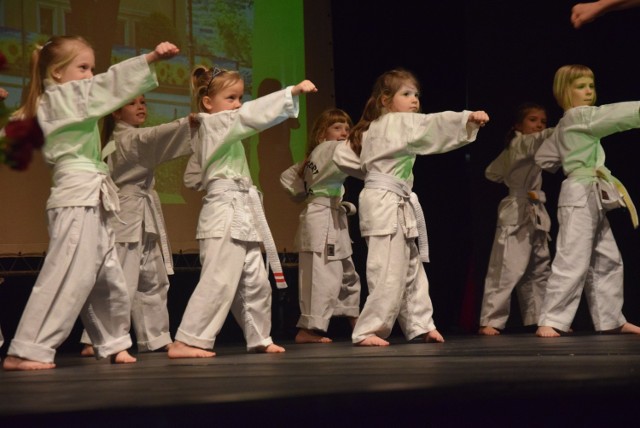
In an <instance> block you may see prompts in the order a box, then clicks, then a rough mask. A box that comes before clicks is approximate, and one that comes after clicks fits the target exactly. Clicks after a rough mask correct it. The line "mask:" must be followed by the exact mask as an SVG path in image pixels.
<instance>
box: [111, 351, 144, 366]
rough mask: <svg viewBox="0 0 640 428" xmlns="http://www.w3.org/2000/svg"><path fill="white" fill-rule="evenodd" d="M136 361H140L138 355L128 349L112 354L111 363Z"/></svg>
mask: <svg viewBox="0 0 640 428" xmlns="http://www.w3.org/2000/svg"><path fill="white" fill-rule="evenodd" d="M136 361H138V360H137V359H136V357H134V356H133V355H131V354H130V353H129V351H127V350H126V349H125V350H124V351H120V352H118V353H117V354H113V355H111V364H133V363H135V362H136Z"/></svg>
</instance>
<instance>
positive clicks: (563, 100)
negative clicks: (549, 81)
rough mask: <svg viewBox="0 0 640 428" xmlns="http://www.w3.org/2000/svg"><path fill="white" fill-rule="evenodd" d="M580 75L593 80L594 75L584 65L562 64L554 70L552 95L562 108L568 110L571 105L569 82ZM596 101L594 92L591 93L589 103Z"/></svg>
mask: <svg viewBox="0 0 640 428" xmlns="http://www.w3.org/2000/svg"><path fill="white" fill-rule="evenodd" d="M581 77H590V78H592V79H593V80H594V82H595V75H594V74H593V71H592V70H591V69H590V68H589V67H587V66H586V65H581V64H572V65H563V66H562V67H560V68H559V69H558V71H556V74H555V76H554V77H553V96H554V97H555V98H556V101H557V102H558V105H560V107H562V109H563V110H568V109H570V108H571V107H573V106H572V105H571V93H570V90H571V84H572V83H573V82H574V81H575V80H576V79H579V78H581ZM595 103H596V92H595V91H594V93H593V101H592V103H591V105H594V104H595Z"/></svg>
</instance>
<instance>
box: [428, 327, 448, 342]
mask: <svg viewBox="0 0 640 428" xmlns="http://www.w3.org/2000/svg"><path fill="white" fill-rule="evenodd" d="M424 341H425V342H427V343H434V342H435V343H444V337H442V335H441V334H440V332H439V331H438V330H431V331H430V332H428V333H427V334H425V335H424Z"/></svg>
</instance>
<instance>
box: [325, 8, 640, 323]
mask: <svg viewBox="0 0 640 428" xmlns="http://www.w3.org/2000/svg"><path fill="white" fill-rule="evenodd" d="M575 3H577V2H576V1H566V0H541V1H524V0H515V1H514V0H451V1H436V0H426V1H424V0H409V1H398V2H372V3H367V7H364V4H363V3H362V2H356V1H341V0H334V1H332V15H333V42H334V63H335V85H336V103H337V105H338V107H341V108H343V109H345V110H346V111H347V112H348V113H349V114H350V115H351V116H352V117H353V119H354V120H355V121H357V120H358V118H359V117H360V115H361V113H362V108H363V107H364V104H365V101H366V99H367V98H368V96H369V95H370V93H371V87H372V85H373V82H374V80H375V78H376V77H377V76H378V75H379V74H381V73H382V72H384V71H386V70H388V69H391V68H395V67H404V68H407V69H409V70H412V71H413V72H414V73H415V74H416V75H417V77H418V79H419V80H420V82H421V84H422V94H423V96H422V108H423V111H424V112H427V113H428V112H437V111H444V110H454V111H460V110H463V109H468V110H485V111H487V112H488V113H489V115H490V116H491V122H490V123H489V124H488V125H487V126H486V127H485V128H484V129H482V130H481V131H480V133H479V136H478V139H477V141H476V142H474V143H473V144H471V145H469V146H467V147H466V148H463V149H459V150H457V151H454V152H451V153H447V154H442V155H436V156H423V157H419V158H418V160H417V162H416V165H415V168H414V174H415V178H416V179H415V184H414V191H415V192H416V193H417V194H418V196H419V197H420V200H421V202H422V205H423V208H424V211H425V216H426V219H427V228H428V233H429V243H430V257H431V263H430V264H427V265H426V269H427V274H428V276H429V279H430V284H431V297H432V299H433V301H434V308H435V315H434V317H435V320H436V323H437V325H438V326H439V327H440V328H442V329H444V330H460V329H461V330H464V331H473V329H475V328H476V327H477V319H478V315H479V304H480V299H481V293H482V287H483V281H484V275H485V273H486V269H487V263H488V258H489V253H490V249H491V244H492V241H493V235H494V231H495V223H496V211H497V206H498V203H499V201H500V199H501V198H502V197H503V196H504V195H505V194H506V188H505V187H504V186H503V185H498V184H495V183H492V182H490V181H488V180H486V179H485V178H484V169H485V168H486V166H487V165H488V164H489V163H490V162H491V161H492V160H493V159H494V158H495V157H496V156H497V155H498V153H499V152H500V150H501V148H502V145H503V141H504V136H505V134H506V132H507V130H508V128H509V126H510V124H511V115H512V112H513V110H514V108H515V107H516V106H517V105H518V104H519V103H521V102H523V101H535V102H538V103H541V104H543V105H545V106H546V107H547V109H548V114H549V123H550V125H551V126H553V125H555V123H557V121H558V119H559V118H560V117H561V115H562V111H561V109H560V108H559V107H558V106H557V105H556V103H555V100H554V98H553V94H552V81H553V75H554V73H555V71H556V69H557V68H558V67H560V66H562V65H565V64H571V63H581V64H585V65H588V66H589V67H591V68H592V69H593V70H594V72H595V76H596V87H597V90H598V103H599V104H603V103H612V102H618V101H630V100H640V79H638V75H639V73H640V61H638V54H637V49H636V47H637V46H639V43H640V32H638V31H637V28H638V23H640V9H636V10H627V11H620V12H612V13H610V14H607V15H605V16H604V17H601V18H599V19H598V20H597V21H595V22H593V23H590V24H588V25H586V26H584V27H583V28H581V29H580V30H575V29H573V27H572V26H571V24H570V20H569V17H570V13H571V7H572V6H573V5H574V4H575ZM369 5H371V7H369ZM603 145H604V148H605V151H606V153H607V166H608V167H609V168H610V169H611V170H612V172H613V174H614V175H616V176H617V177H618V178H620V179H621V180H622V181H623V182H624V183H625V185H626V186H627V188H628V190H629V192H630V193H631V195H632V197H634V198H635V200H636V201H637V203H640V177H639V175H638V167H637V165H638V161H637V159H638V155H639V154H640V132H639V131H637V130H633V131H629V132H625V133H622V134H618V135H615V136H611V137H608V138H606V139H604V140H603ZM562 178H563V177H562V176H561V173H558V174H557V175H551V174H546V173H544V190H545V191H546V192H547V196H548V203H547V208H548V210H549V213H550V215H551V217H552V221H553V223H554V229H553V230H552V237H553V239H555V235H556V227H557V221H556V217H555V213H556V201H557V196H558V192H559V186H560V183H561V181H562ZM350 184H351V186H350V191H349V192H348V197H349V198H351V199H352V200H354V201H355V200H357V193H358V191H359V189H360V188H361V185H360V183H356V182H350ZM609 219H610V221H611V223H612V228H613V231H614V234H615V236H616V239H617V242H618V245H619V247H620V250H621V252H622V255H623V259H624V261H625V280H626V284H625V306H624V313H625V314H626V316H627V318H628V319H629V321H631V322H634V323H639V322H640V309H639V308H640V268H639V266H638V265H639V263H638V262H637V259H638V255H639V254H640V240H639V233H640V232H639V231H634V230H633V228H632V226H631V223H630V221H629V216H628V215H627V214H626V213H625V212H623V211H622V210H617V211H614V212H612V213H610V214H609ZM352 230H353V239H354V241H355V243H356V245H355V248H356V254H355V256H354V257H355V258H356V262H357V264H358V267H359V271H360V272H362V273H363V274H364V263H365V258H366V248H365V246H364V243H363V241H362V240H361V238H359V235H358V234H357V233H358V228H357V226H354V225H352ZM553 246H554V241H551V247H553ZM514 309H515V308H514ZM518 316H519V314H518V313H517V311H515V312H513V311H512V317H511V320H510V325H511V324H514V325H517V324H518V322H519V321H518ZM574 327H577V328H581V327H584V328H587V329H588V328H591V324H590V321H589V318H588V315H586V314H585V313H584V307H581V309H580V311H579V316H578V317H577V319H576V323H575V324H574Z"/></svg>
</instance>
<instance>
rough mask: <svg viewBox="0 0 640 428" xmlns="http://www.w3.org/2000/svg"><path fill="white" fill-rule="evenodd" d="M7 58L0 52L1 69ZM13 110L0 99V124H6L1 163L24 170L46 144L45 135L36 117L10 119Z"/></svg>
mask: <svg viewBox="0 0 640 428" xmlns="http://www.w3.org/2000/svg"><path fill="white" fill-rule="evenodd" d="M6 64H7V59H6V58H5V56H4V55H3V54H2V53H1V52H0V70H2V69H3V68H5V66H6ZM10 116H11V112H10V111H9V110H8V109H7V108H6V106H5V105H4V101H0V126H2V125H4V129H3V131H4V135H2V134H0V164H6V165H8V166H9V167H11V168H12V169H15V170H18V171H24V170H25V169H27V167H28V166H29V164H30V163H31V159H32V158H33V151H34V150H37V149H40V148H41V147H42V146H43V145H44V135H43V133H42V129H41V128H40V125H39V124H38V120H37V119H36V118H35V117H32V118H29V119H18V120H10V119H9V117H10Z"/></svg>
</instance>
